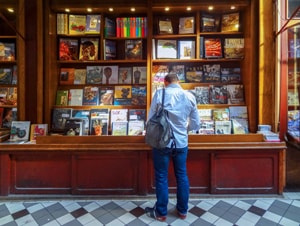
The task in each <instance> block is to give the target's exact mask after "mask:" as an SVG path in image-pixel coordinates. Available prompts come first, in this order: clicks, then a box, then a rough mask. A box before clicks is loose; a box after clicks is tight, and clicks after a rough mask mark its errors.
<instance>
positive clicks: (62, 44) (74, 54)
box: [58, 38, 79, 61]
mask: <svg viewBox="0 0 300 226" xmlns="http://www.w3.org/2000/svg"><path fill="white" fill-rule="evenodd" d="M78 58H79V46H78V40H77V39H76V38H60V39H59V55H58V59H59V60H65V61H70V60H78Z"/></svg>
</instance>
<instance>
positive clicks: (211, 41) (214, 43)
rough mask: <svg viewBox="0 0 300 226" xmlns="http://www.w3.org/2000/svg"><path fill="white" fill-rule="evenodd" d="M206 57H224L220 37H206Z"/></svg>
mask: <svg viewBox="0 0 300 226" xmlns="http://www.w3.org/2000/svg"><path fill="white" fill-rule="evenodd" d="M204 57H205V58H222V57H223V54H222V43H221V39H220V38H204Z"/></svg>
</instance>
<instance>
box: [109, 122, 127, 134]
mask: <svg viewBox="0 0 300 226" xmlns="http://www.w3.org/2000/svg"><path fill="white" fill-rule="evenodd" d="M127 127H128V122H119V121H115V122H113V123H112V135H113V136H126V135H127V129H128V128H127Z"/></svg>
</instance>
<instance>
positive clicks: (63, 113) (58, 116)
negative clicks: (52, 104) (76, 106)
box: [51, 108, 72, 132]
mask: <svg viewBox="0 0 300 226" xmlns="http://www.w3.org/2000/svg"><path fill="white" fill-rule="evenodd" d="M71 114H72V108H53V109H52V124H51V129H52V130H53V131H59V132H63V130H64V128H65V123H66V120H67V119H69V118H71Z"/></svg>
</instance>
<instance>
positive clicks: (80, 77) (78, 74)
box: [74, 68, 86, 85]
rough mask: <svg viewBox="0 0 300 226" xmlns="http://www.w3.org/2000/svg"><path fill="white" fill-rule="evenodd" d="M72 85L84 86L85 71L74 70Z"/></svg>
mask: <svg viewBox="0 0 300 226" xmlns="http://www.w3.org/2000/svg"><path fill="white" fill-rule="evenodd" d="M74 84H76V85H82V84H86V69H76V68H75V69H74Z"/></svg>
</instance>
